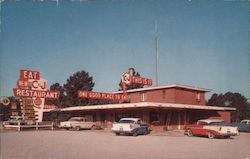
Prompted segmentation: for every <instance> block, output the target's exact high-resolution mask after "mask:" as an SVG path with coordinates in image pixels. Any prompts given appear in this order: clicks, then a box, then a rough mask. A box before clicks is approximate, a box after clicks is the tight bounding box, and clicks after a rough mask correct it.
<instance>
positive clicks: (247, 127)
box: [226, 120, 250, 132]
mask: <svg viewBox="0 0 250 159" xmlns="http://www.w3.org/2000/svg"><path fill="white" fill-rule="evenodd" d="M226 125H228V126H236V127H238V129H239V131H240V132H250V120H242V121H241V122H240V123H237V122H234V123H229V124H226Z"/></svg>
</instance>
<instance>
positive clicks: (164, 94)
mask: <svg viewBox="0 0 250 159" xmlns="http://www.w3.org/2000/svg"><path fill="white" fill-rule="evenodd" d="M162 98H166V90H163V91H162Z"/></svg>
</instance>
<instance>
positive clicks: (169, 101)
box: [44, 84, 236, 130]
mask: <svg viewBox="0 0 250 159" xmlns="http://www.w3.org/2000/svg"><path fill="white" fill-rule="evenodd" d="M210 91H211V90H210V89H205V88H196V87H193V86H186V85H180V84H172V85H166V86H157V87H147V88H140V89H132V90H128V91H127V95H128V102H126V103H119V104H107V105H93V106H76V107H68V108H62V109H60V111H59V113H60V115H61V116H87V117H89V118H90V119H91V120H93V121H95V122H96V123H97V125H99V126H100V127H102V128H111V127H112V123H113V122H117V121H119V119H120V118H123V117H137V118H141V119H142V120H143V121H144V122H147V123H149V124H150V126H151V128H152V129H161V130H163V129H164V130H169V129H182V128H183V127H184V126H185V125H186V124H190V123H193V122H195V121H197V120H199V119H208V118H210V119H223V120H225V121H227V122H230V120H231V119H230V113H231V111H235V110H236V109H235V108H230V107H220V106H206V101H205V93H207V92H210ZM113 93H114V94H122V93H123V91H118V92H113ZM49 112H50V110H46V111H45V112H44V113H45V115H46V114H48V113H49Z"/></svg>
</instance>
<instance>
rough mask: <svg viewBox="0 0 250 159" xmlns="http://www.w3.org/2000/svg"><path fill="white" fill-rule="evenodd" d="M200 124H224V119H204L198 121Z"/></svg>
mask: <svg viewBox="0 0 250 159" xmlns="http://www.w3.org/2000/svg"><path fill="white" fill-rule="evenodd" d="M198 122H206V123H212V122H224V120H222V119H202V120H198Z"/></svg>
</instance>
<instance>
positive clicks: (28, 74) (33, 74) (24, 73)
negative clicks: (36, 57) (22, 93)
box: [20, 70, 40, 80]
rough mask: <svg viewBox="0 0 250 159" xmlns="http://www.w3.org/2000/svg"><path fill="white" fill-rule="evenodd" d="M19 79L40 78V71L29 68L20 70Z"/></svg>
mask: <svg viewBox="0 0 250 159" xmlns="http://www.w3.org/2000/svg"><path fill="white" fill-rule="evenodd" d="M20 79H21V80H25V79H35V80H39V79H40V73H39V72H38V71H31V70H20Z"/></svg>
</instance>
